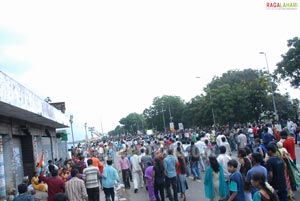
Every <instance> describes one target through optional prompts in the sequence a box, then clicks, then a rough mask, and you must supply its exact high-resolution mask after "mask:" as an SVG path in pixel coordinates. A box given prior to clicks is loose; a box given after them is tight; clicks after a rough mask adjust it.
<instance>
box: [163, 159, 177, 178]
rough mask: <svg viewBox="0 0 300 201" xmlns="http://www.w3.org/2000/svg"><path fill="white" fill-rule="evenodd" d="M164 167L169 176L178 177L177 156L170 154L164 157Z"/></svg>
mask: <svg viewBox="0 0 300 201" xmlns="http://www.w3.org/2000/svg"><path fill="white" fill-rule="evenodd" d="M164 167H165V170H166V174H167V177H168V178H173V177H176V158H175V156H173V155H168V156H167V157H166V158H165V159H164Z"/></svg>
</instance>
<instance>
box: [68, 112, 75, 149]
mask: <svg viewBox="0 0 300 201" xmlns="http://www.w3.org/2000/svg"><path fill="white" fill-rule="evenodd" d="M69 121H70V125H71V133H72V142H73V148H74V147H75V144H74V134H73V115H72V114H71V115H70V120H69Z"/></svg>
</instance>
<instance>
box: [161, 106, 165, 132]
mask: <svg viewBox="0 0 300 201" xmlns="http://www.w3.org/2000/svg"><path fill="white" fill-rule="evenodd" d="M161 105H162V106H161V112H162V115H163V123H164V132H166V121H165V110H164V101H162V104H161Z"/></svg>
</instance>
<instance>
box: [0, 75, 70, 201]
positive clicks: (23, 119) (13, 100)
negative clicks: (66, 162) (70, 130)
mask: <svg viewBox="0 0 300 201" xmlns="http://www.w3.org/2000/svg"><path fill="white" fill-rule="evenodd" d="M68 123H69V122H68V117H67V116H66V115H65V114H64V113H62V112H61V111H60V110H58V109H56V108H55V107H54V106H52V105H50V104H49V103H47V102H46V101H44V100H43V99H42V98H40V97H38V96H37V95H35V94H33V93H32V92H31V91H30V90H28V89H26V88H25V87H24V86H22V85H21V84H19V83H18V82H16V81H15V80H13V79H12V78H10V77H9V76H7V75H6V74H4V73H3V72H1V71H0V200H3V198H4V197H5V196H6V195H7V192H8V191H9V190H10V189H11V188H13V187H14V188H16V187H17V185H18V184H20V183H21V182H22V179H23V177H24V176H29V178H31V176H32V174H33V171H34V170H35V166H36V164H37V163H38V162H39V159H40V156H41V154H42V150H44V161H45V162H46V163H47V161H48V160H50V159H52V160H53V159H54V158H63V159H64V158H65V157H66V156H67V147H66V142H64V141H62V140H61V138H60V136H61V135H57V133H56V129H57V128H66V127H68Z"/></svg>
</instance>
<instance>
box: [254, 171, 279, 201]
mask: <svg viewBox="0 0 300 201" xmlns="http://www.w3.org/2000/svg"><path fill="white" fill-rule="evenodd" d="M265 180H266V178H265V175H264V174H263V173H261V172H255V173H253V175H252V176H251V184H252V186H254V187H256V188H258V191H256V192H255V193H254V195H253V201H262V200H265V201H268V200H270V201H271V200H272V201H279V199H278V196H277V194H276V192H275V191H274V189H273V188H272V186H270V184H269V183H268V182H266V181H265Z"/></svg>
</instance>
